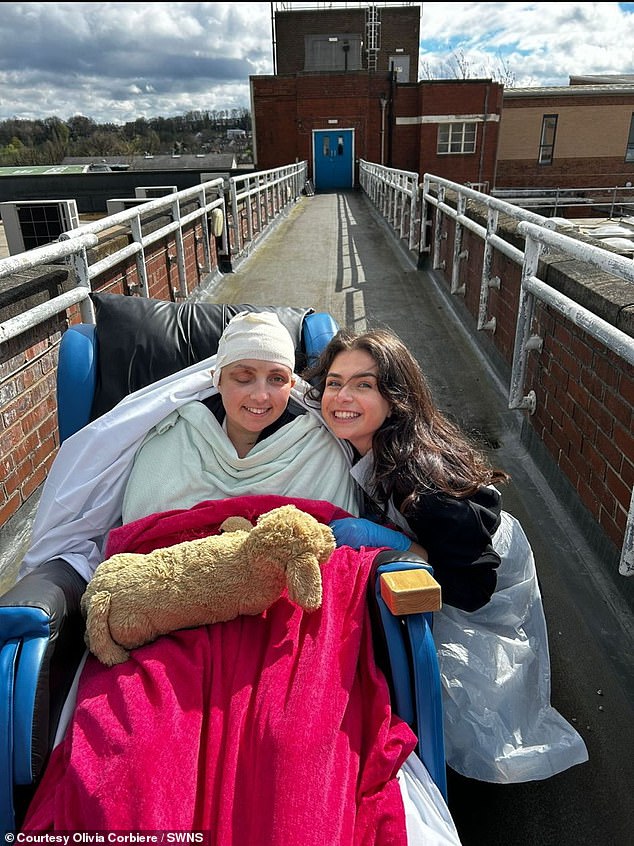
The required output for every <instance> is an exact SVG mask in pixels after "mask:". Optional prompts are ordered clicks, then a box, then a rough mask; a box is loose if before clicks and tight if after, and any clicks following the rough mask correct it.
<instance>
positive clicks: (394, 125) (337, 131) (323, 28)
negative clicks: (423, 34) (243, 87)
mask: <svg viewBox="0 0 634 846" xmlns="http://www.w3.org/2000/svg"><path fill="white" fill-rule="evenodd" d="M421 7H422V4H420V3H415V4H409V5H405V6H391V5H389V4H386V5H384V6H379V4H370V5H368V6H366V7H363V6H362V5H361V4H359V7H358V8H349V7H347V8H345V9H323V10H322V9H320V10H311V11H306V10H298V11H275V12H274V35H273V39H274V56H275V70H276V72H275V74H273V75H271V76H252V77H250V85H251V113H252V116H253V138H254V157H255V164H256V167H257V168H258V169H261V170H267V169H269V168H274V167H279V166H282V165H284V164H286V163H288V162H291V161H296V160H304V159H305V160H306V161H307V162H308V163H309V170H310V174H311V177H312V178H313V180H314V182H315V187H316V188H317V189H322V190H323V189H337V188H348V187H353V186H354V185H355V184H356V181H357V162H358V160H359V159H366V160H368V161H372V162H378V163H381V164H385V165H387V166H390V167H395V168H398V169H401V170H410V171H415V172H418V173H423V172H425V171H429V172H433V173H435V174H437V175H440V176H446V177H447V178H450V179H455V180H458V181H464V182H473V183H479V184H486V185H492V184H493V180H494V175H495V162H496V151H497V145H498V132H499V126H500V118H501V112H502V92H503V87H502V86H501V85H500V84H498V83H495V82H492V81H491V80H488V79H487V80H473V79H469V80H432V81H425V82H418V54H419V38H420V15H421Z"/></svg>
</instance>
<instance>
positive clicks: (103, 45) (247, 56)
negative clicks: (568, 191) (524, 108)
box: [0, 2, 634, 124]
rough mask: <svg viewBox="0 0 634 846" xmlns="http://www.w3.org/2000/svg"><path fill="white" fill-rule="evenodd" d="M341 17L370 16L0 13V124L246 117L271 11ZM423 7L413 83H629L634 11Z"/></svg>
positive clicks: (80, 9)
mask: <svg viewBox="0 0 634 846" xmlns="http://www.w3.org/2000/svg"><path fill="white" fill-rule="evenodd" d="M345 5H348V6H353V7H358V6H367V5H368V4H367V3H365V4H363V3H350V2H349V3H312V4H311V3H275V4H271V3H242V2H235V3H169V2H168V3H165V2H161V3H119V2H115V3H18V2H2V3H0V120H7V119H10V118H21V119H26V120H36V119H44V118H47V117H52V116H55V117H59V118H61V119H62V120H67V119H68V118H70V117H73V116H75V115H83V116H84V117H88V118H91V119H92V120H94V121H95V122H97V123H115V124H123V123H126V122H128V121H134V120H136V119H137V118H140V117H143V118H146V119H150V118H153V117H158V116H162V117H174V116H176V115H182V114H185V113H186V112H190V111H220V110H231V109H250V99H249V77H250V76H252V75H262V74H271V73H272V72H273V51H272V31H271V13H272V7H284V8H286V9H288V8H302V7H307V6H317V7H321V8H328V7H331V6H332V7H338V6H345ZM376 5H377V7H378V9H379V11H380V8H381V6H384V5H386V4H385V3H377V4H376ZM396 5H403V4H401V3H396ZM420 6H421V9H422V18H421V43H420V55H419V78H420V79H428V78H439V77H443V76H447V77H455V76H457V75H459V73H456V72H455V68H456V66H457V65H459V66H462V67H463V68H464V67H466V68H468V71H469V72H468V73H467V74H466V75H468V76H470V77H474V76H478V77H493V78H496V79H498V80H500V81H502V82H504V84H505V85H506V86H507V87H524V86H531V87H535V86H544V85H546V86H553V85H568V83H569V77H570V76H577V75H587V74H625V73H634V3H605V2H600V3H556V2H546V3H522V2H519V3H454V2H452V3H422V4H420Z"/></svg>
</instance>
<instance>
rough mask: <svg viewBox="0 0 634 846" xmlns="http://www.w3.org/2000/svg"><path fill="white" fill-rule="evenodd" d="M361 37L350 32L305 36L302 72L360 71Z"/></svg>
mask: <svg viewBox="0 0 634 846" xmlns="http://www.w3.org/2000/svg"><path fill="white" fill-rule="evenodd" d="M361 43H362V42H361V36H360V35H357V34H355V33H352V32H347V33H343V34H335V35H307V36H306V37H305V39H304V50H305V53H304V70H307V71H330V72H332V71H349V70H361Z"/></svg>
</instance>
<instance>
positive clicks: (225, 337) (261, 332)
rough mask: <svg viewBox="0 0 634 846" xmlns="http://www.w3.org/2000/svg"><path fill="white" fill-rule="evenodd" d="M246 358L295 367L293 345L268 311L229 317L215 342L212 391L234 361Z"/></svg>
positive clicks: (243, 313)
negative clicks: (223, 370)
mask: <svg viewBox="0 0 634 846" xmlns="http://www.w3.org/2000/svg"><path fill="white" fill-rule="evenodd" d="M245 358H252V359H257V360H258V361H270V362H273V364H284V365H285V366H286V367H288V368H290V370H291V371H292V370H293V369H294V367H295V344H294V343H293V339H292V338H291V336H290V334H289V332H288V330H287V329H286V328H285V327H284V326H283V325H282V324H281V323H280V320H279V318H278V316H277V315H276V314H274V313H273V312H271V311H263V312H262V311H260V312H248V311H241V312H240V314H236V316H235V317H232V318H231V320H230V321H229V323H227V325H226V327H225V331H224V332H223V333H222V335H221V337H220V340H219V341H218V354H217V358H216V368H215V370H214V372H213V383H214V387H216V388H217V387H218V383H219V382H220V371H221V370H222V368H223V367H226V366H227V365H228V364H233V362H234V361H242V359H245Z"/></svg>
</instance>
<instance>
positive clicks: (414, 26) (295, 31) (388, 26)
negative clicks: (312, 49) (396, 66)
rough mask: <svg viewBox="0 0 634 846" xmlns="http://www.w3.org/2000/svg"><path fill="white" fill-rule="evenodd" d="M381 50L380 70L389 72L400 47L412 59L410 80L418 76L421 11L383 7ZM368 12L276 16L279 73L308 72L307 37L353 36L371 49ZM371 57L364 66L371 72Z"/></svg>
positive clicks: (364, 59) (348, 10) (300, 12)
mask: <svg viewBox="0 0 634 846" xmlns="http://www.w3.org/2000/svg"><path fill="white" fill-rule="evenodd" d="M378 12H379V18H380V22H381V23H380V51H379V55H378V61H377V70H380V71H383V72H387V71H388V70H389V65H388V60H389V56H390V55H392V54H395V53H396V49H397V48H401V49H402V50H403V54H404V55H408V56H409V57H410V79H412V80H413V81H415V80H416V79H417V77H418V52H419V43H418V40H419V31H420V8H419V6H418V5H416V6H410V7H407V6H402V7H400V8H398V7H397V8H391V9H390V8H387V7H380V8H379V9H378ZM365 18H366V10H365V9H364V8H361V9H354V8H346V9H319V10H312V11H311V10H308V9H304V10H298V11H288V12H281V11H278V12H276V13H275V38H276V53H275V55H276V69H277V73H279V74H296V73H302V72H303V71H304V65H305V63H304V39H305V37H306V36H307V35H328V34H330V33H332V34H344V33H351V34H355V35H360V36H361V38H362V40H363V42H364V43H365V45H366V46H367V41H368V39H367V35H366V21H365ZM367 66H368V65H367V56H365V54H363V55H362V67H363V68H366V69H367Z"/></svg>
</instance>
